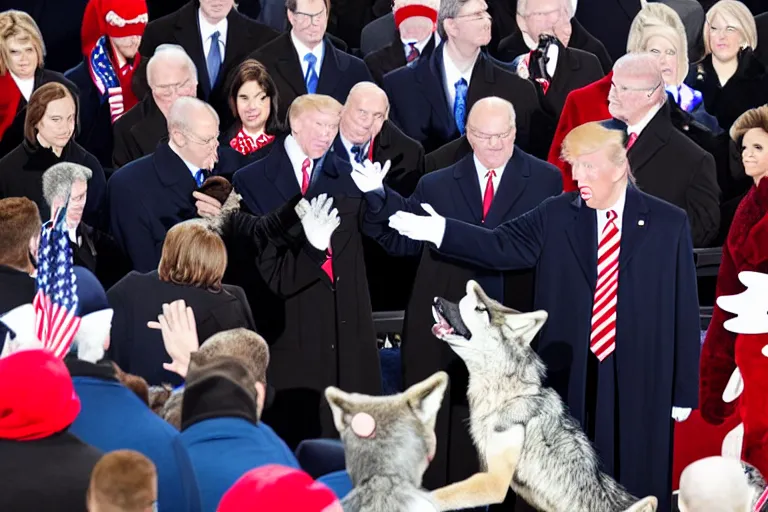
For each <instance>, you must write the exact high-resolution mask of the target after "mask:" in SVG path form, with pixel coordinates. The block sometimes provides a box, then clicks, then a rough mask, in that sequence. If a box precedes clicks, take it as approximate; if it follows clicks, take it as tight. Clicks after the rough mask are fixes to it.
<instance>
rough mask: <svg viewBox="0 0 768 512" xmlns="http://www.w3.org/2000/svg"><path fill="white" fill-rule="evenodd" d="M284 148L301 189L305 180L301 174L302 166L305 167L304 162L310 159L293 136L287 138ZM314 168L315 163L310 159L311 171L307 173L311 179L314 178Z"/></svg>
mask: <svg viewBox="0 0 768 512" xmlns="http://www.w3.org/2000/svg"><path fill="white" fill-rule="evenodd" d="M283 146H284V147H285V152H286V153H287V154H288V159H289V160H290V161H291V167H293V173H294V174H295V175H296V179H297V180H298V182H299V187H301V180H302V178H303V177H302V174H301V166H302V165H304V160H306V159H308V158H309V157H308V156H307V155H306V154H305V153H304V151H303V150H302V149H301V147H299V143H298V142H296V139H294V138H293V135H289V136H287V137H286V138H285V142H284V143H283ZM314 167H315V162H314V161H313V160H312V159H311V158H309V169H308V171H307V173H308V174H309V177H310V179H311V178H312V170H313V169H314Z"/></svg>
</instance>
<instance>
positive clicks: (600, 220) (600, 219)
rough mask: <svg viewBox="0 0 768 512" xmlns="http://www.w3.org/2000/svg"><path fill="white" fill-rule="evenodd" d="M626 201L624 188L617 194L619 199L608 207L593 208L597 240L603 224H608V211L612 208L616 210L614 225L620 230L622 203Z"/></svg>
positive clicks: (622, 214)
mask: <svg viewBox="0 0 768 512" xmlns="http://www.w3.org/2000/svg"><path fill="white" fill-rule="evenodd" d="M626 201H627V189H626V188H625V189H624V191H623V192H622V193H621V195H620V196H619V199H618V200H617V201H616V203H614V205H613V206H611V207H610V208H605V209H603V210H595V212H596V213H597V241H598V243H599V242H600V235H601V234H602V233H603V228H605V225H606V224H608V211H609V210H613V211H614V212H616V227H617V228H618V229H619V232H621V222H622V220H623V218H624V203H626Z"/></svg>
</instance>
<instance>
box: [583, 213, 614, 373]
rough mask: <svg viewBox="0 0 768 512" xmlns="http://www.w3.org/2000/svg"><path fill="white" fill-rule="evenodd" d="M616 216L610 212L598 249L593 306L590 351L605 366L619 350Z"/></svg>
mask: <svg viewBox="0 0 768 512" xmlns="http://www.w3.org/2000/svg"><path fill="white" fill-rule="evenodd" d="M616 218H617V215H616V212H615V211H613V210H609V211H608V222H607V223H606V224H605V227H604V228H603V233H602V234H601V236H600V244H599V245H598V248H597V284H596V286H595V300H594V302H593V303H592V333H591V335H590V341H589V348H590V350H592V352H593V353H594V354H595V356H597V358H598V359H599V360H600V361H601V362H602V361H603V360H605V358H606V357H608V356H609V355H611V354H612V353H613V351H614V350H615V349H616V298H617V292H618V289H619V247H620V245H621V232H620V231H619V227H618V226H617V225H616Z"/></svg>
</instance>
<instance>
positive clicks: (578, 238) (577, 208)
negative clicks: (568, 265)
mask: <svg viewBox="0 0 768 512" xmlns="http://www.w3.org/2000/svg"><path fill="white" fill-rule="evenodd" d="M571 207H572V208H573V222H571V225H570V226H568V227H566V228H565V229H566V232H567V234H568V241H569V242H570V244H571V249H573V252H574V254H575V255H576V259H577V260H578V262H579V266H580V267H581V271H582V272H583V273H584V277H585V278H586V280H587V283H589V287H590V289H591V290H592V291H593V292H594V290H595V284H596V282H597V217H596V216H595V210H593V209H592V208H589V207H588V206H587V205H585V204H583V202H582V200H581V198H580V197H579V196H578V195H577V196H576V197H575V199H574V200H573V202H572V203H571Z"/></svg>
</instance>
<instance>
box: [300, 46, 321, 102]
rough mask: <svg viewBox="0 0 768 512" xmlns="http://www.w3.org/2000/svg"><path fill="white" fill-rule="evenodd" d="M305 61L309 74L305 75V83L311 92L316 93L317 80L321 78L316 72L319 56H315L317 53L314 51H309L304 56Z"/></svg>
mask: <svg viewBox="0 0 768 512" xmlns="http://www.w3.org/2000/svg"><path fill="white" fill-rule="evenodd" d="M304 62H306V63H307V74H306V75H304V83H305V84H306V86H307V92H308V93H309V94H315V91H316V90H317V82H318V80H319V79H320V77H319V76H317V73H316V72H315V64H316V63H317V57H315V54H313V53H308V54H306V55H305V56H304Z"/></svg>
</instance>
